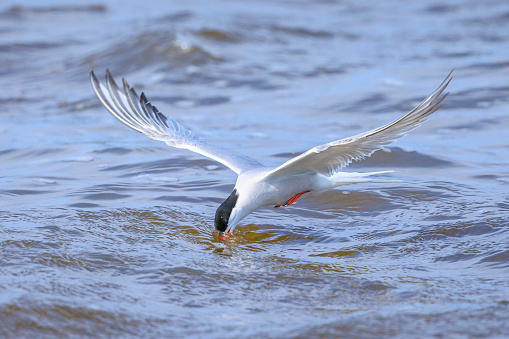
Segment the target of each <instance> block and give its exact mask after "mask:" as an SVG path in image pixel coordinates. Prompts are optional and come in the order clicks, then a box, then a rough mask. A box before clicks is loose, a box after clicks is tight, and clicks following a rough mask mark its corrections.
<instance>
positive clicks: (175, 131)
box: [90, 70, 452, 239]
mask: <svg viewBox="0 0 509 339" xmlns="http://www.w3.org/2000/svg"><path fill="white" fill-rule="evenodd" d="M451 74H452V71H451V73H449V75H448V76H447V77H446V78H445V80H444V81H443V82H442V83H441V84H440V86H438V88H437V89H436V90H435V91H434V92H433V93H432V94H431V95H430V96H429V97H427V98H426V99H425V100H424V101H423V102H421V103H420V104H419V105H418V106H417V107H415V108H414V109H413V110H412V111H410V112H409V113H407V114H406V115H404V116H402V117H401V118H399V119H397V120H395V121H393V122H391V123H388V124H387V125H384V126H382V127H379V128H375V129H373V130H371V131H368V132H365V133H361V134H357V135H355V136H352V137H349V138H345V139H341V140H337V141H332V142H329V143H327V144H323V145H319V146H316V147H313V148H311V149H310V150H308V151H307V152H304V153H302V154H301V155H299V156H296V157H295V158H293V159H290V160H288V161H286V162H285V163H284V164H282V165H280V166H278V167H267V166H264V165H262V164H261V163H259V162H258V161H256V160H254V159H253V158H250V157H248V156H245V155H243V154H240V153H238V152H235V151H231V150H228V149H225V148H222V147H218V146H214V145H211V144H209V143H207V142H206V141H204V140H203V139H201V138H199V137H197V136H195V135H194V133H193V132H191V131H190V130H188V129H187V128H185V127H184V126H182V125H181V124H179V123H178V122H176V121H175V120H173V119H171V118H168V117H167V116H165V115H163V114H162V113H160V112H159V111H158V110H157V108H156V107H155V106H153V105H152V104H151V103H149V101H148V100H147V98H146V97H145V94H144V93H141V97H138V95H137V94H136V92H135V90H134V89H133V88H131V87H129V84H128V83H127V81H126V80H125V79H122V80H123V89H121V88H119V87H118V86H117V84H116V83H115V81H114V80H113V77H112V75H111V73H110V72H109V70H106V85H103V84H102V83H100V82H99V81H98V80H97V77H96V76H95V74H94V72H93V71H92V72H90V80H91V82H92V87H93V89H94V91H95V93H96V94H97V96H98V97H99V99H100V100H101V102H102V104H103V105H104V106H105V107H106V109H107V110H108V111H109V112H110V113H111V114H113V116H115V117H116V118H117V119H118V120H120V121H121V122H122V123H124V124H125V125H127V126H128V127H130V128H132V129H134V130H135V131H138V132H140V133H143V134H145V135H146V136H148V137H149V138H152V139H155V140H160V141H164V142H165V143H166V144H168V145H169V146H173V147H177V148H184V149H188V150H190V151H193V152H196V153H199V154H201V155H204V156H206V157H209V158H212V159H214V160H216V161H218V162H220V163H222V164H224V165H226V166H228V167H229V168H230V169H232V170H233V171H235V172H236V173H237V174H238V178H237V182H236V184H235V188H234V189H233V192H232V193H231V194H230V196H229V197H228V198H227V199H226V200H225V201H224V202H223V203H222V204H221V205H220V206H219V207H218V209H217V211H216V215H215V219H214V225H215V228H216V229H217V230H218V231H220V232H224V235H225V236H229V235H230V234H231V232H233V230H234V229H235V227H236V226H237V225H238V224H239V222H240V221H241V220H242V219H243V218H244V217H245V216H247V215H248V214H250V213H251V212H254V211H255V210H257V209H258V208H260V207H262V206H275V207H276V208H279V207H280V206H288V205H291V204H293V203H294V202H295V201H296V200H297V199H298V198H299V197H300V196H301V195H303V194H306V193H309V194H320V193H322V192H325V191H328V190H330V189H332V188H334V187H337V186H340V185H346V184H349V183H354V182H361V181H366V179H365V178H364V177H366V176H370V175H373V174H377V173H380V172H371V173H345V172H340V170H341V169H342V168H344V167H346V166H347V165H348V164H350V163H351V162H352V161H353V160H361V159H364V158H365V157H369V156H370V155H371V154H373V153H374V152H375V151H377V150H380V149H382V148H383V147H384V146H386V145H389V144H391V143H393V142H395V141H396V140H397V139H399V138H401V137H402V136H404V135H406V134H407V133H408V132H409V131H411V130H413V129H414V128H416V127H417V126H419V125H420V124H421V123H422V122H424V121H426V120H427V119H428V118H429V117H430V116H431V115H432V114H433V113H434V112H435V111H436V110H438V109H439V108H440V107H441V106H439V104H440V102H441V101H442V100H443V99H444V98H445V97H446V96H447V94H448V93H445V94H443V95H442V92H443V91H444V89H445V88H446V87H447V85H448V84H449V82H450V81H451V80H452V77H451ZM224 238H225V237H221V239H224Z"/></svg>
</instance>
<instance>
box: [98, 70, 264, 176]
mask: <svg viewBox="0 0 509 339" xmlns="http://www.w3.org/2000/svg"><path fill="white" fill-rule="evenodd" d="M122 80H123V89H121V88H120V87H118V85H117V84H116V82H115V80H114V79H113V76H112V75H111V73H110V71H109V70H106V85H103V84H102V83H100V82H99V80H98V79H97V77H96V76H95V74H94V72H93V71H92V72H90V81H91V83H92V87H93V89H94V92H95V94H96V95H97V97H98V98H99V100H100V101H101V103H102V104H103V105H104V107H105V108H106V109H107V110H108V111H109V112H110V113H111V114H112V115H113V116H114V117H115V118H117V119H118V120H120V121H121V122H122V123H123V124H125V125H126V126H128V127H130V128H132V129H134V130H135V131H138V132H140V133H142V134H145V135H146V136H148V137H150V138H152V139H155V140H160V141H164V142H165V143H166V144H168V145H169V146H173V147H177V148H184V149H188V150H190V151H193V152H196V153H199V154H201V155H204V156H206V157H209V158H211V159H214V160H216V161H218V162H220V163H222V164H224V165H226V166H228V167H229V168H231V169H232V170H233V171H235V172H236V173H238V174H240V173H241V172H244V171H247V170H249V169H252V168H255V167H262V166H263V165H262V164H260V163H259V162H258V161H256V160H254V159H253V158H250V157H248V156H245V155H243V154H240V153H238V152H235V151H230V150H228V149H225V148H223V147H219V146H214V145H210V144H209V143H207V142H206V141H204V140H203V139H201V138H199V137H197V136H195V135H194V133H193V132H192V131H190V130H189V129H187V128H186V127H184V126H183V125H181V124H179V123H178V122H177V121H175V120H173V119H171V118H169V117H167V116H165V115H164V114H163V113H161V112H159V110H158V109H157V108H156V107H155V106H154V105H152V104H151V103H150V102H149V101H148V99H147V97H146V96H145V94H144V93H141V96H138V94H137V93H136V91H135V90H134V89H133V88H131V87H129V84H128V83H127V81H126V80H125V79H122Z"/></svg>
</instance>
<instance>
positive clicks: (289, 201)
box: [286, 191, 311, 206]
mask: <svg viewBox="0 0 509 339" xmlns="http://www.w3.org/2000/svg"><path fill="white" fill-rule="evenodd" d="M309 192H311V191H304V192H300V193H297V194H295V195H294V196H293V197H292V198H291V199H290V200H288V202H287V203H286V205H287V206H290V205H291V204H293V203H294V202H296V201H297V199H299V198H300V197H301V196H302V195H303V194H306V193H309Z"/></svg>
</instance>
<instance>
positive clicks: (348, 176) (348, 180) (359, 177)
mask: <svg viewBox="0 0 509 339" xmlns="http://www.w3.org/2000/svg"><path fill="white" fill-rule="evenodd" d="M391 172H394V171H379V172H368V173H359V172H337V173H335V174H333V175H332V176H330V177H329V181H330V183H331V185H332V187H331V189H332V188H334V187H338V186H342V185H348V184H354V183H359V182H377V183H386V182H395V180H376V179H374V178H371V176H373V175H377V174H384V173H391Z"/></svg>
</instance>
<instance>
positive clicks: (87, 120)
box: [0, 0, 509, 338]
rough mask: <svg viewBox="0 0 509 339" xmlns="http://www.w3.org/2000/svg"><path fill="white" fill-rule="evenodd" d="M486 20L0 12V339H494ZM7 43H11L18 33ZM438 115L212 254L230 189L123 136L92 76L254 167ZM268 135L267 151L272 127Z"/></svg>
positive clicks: (494, 131) (228, 10)
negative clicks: (128, 87) (355, 179)
mask: <svg viewBox="0 0 509 339" xmlns="http://www.w3.org/2000/svg"><path fill="white" fill-rule="evenodd" d="M508 13H509V6H508V5H507V4H506V3H505V2H504V1H495V2H491V3H490V4H489V5H485V4H478V3H476V2H472V1H467V2H464V1H462V2H459V1H457V2H451V3H448V4H447V5H443V4H442V5H437V4H431V3H429V4H425V3H424V4H401V3H393V2H384V3H380V4H375V3H366V4H363V3H359V2H338V3H336V2H334V1H332V2H323V3H311V2H301V1H296V2H284V1H282V2H274V1H272V2H267V3H263V2H259V3H256V4H247V3H244V2H238V3H233V2H219V3H217V4H216V5H215V6H214V7H213V8H211V7H210V5H209V4H208V3H206V2H202V1H200V0H197V1H194V2H189V3H181V2H173V3H168V2H166V1H152V2H148V3H146V4H145V6H144V7H143V8H138V7H136V6H133V5H132V4H126V3H123V2H122V3H119V2H116V1H103V2H98V3H97V4H93V5H76V4H71V3H69V2H66V1H64V0H62V1H57V2H55V3H54V4H53V5H51V6H48V5H44V4H40V3H39V2H35V1H27V2H25V3H24V4H23V5H19V3H18V2H17V1H14V0H8V1H5V2H3V3H2V5H0V32H1V33H2V37H1V40H0V62H1V63H2V65H4V67H3V68H2V69H1V70H0V74H1V77H0V82H1V83H2V84H3V86H2V94H0V109H1V110H0V112H1V113H0V121H1V123H0V140H1V144H0V146H1V147H0V162H1V163H2V167H1V168H2V169H1V171H0V196H1V202H0V222H1V225H2V227H1V228H0V271H1V274H0V329H1V330H0V335H1V336H2V337H13V338H14V337H16V338H17V337H34V336H37V337H40V336H47V337H69V336H89V337H96V336H108V337H110V336H115V337H118V336H120V337H129V336H133V337H139V336H148V337H150V336H160V335H165V336H193V337H204V336H212V337H219V336H225V337H303V338H306V337H317V336H323V337H338V336H339V337H442V336H446V337H449V336H458V337H505V336H507V335H509V327H508V324H507V321H506V319H507V317H508V315H509V311H508V302H509V301H508V298H507V295H508V294H509V285H508V282H507V280H508V279H507V277H508V268H509V250H508V248H507V243H508V241H509V233H508V225H509V217H508V215H509V214H508V212H509V195H508V193H507V192H508V186H507V185H508V183H509V175H508V173H507V166H508V163H509V157H508V154H509V153H508V152H509V147H508V144H509V143H508V141H509V139H508V138H507V133H506V131H507V128H508V127H509V117H508V115H507V111H508V108H509V107H508V102H509V87H508V85H507V83H508V82H507V81H508V80H507V79H508V75H509V63H508V61H507V51H508V50H509V45H508V43H509V41H508V37H507V34H505V32H506V31H507V28H508V27H507V25H509V21H507V14H508ZM20 27H21V29H20ZM455 66H456V67H457V68H456V71H455V78H454V80H453V82H452V83H451V85H450V88H449V89H450V91H451V95H450V96H449V97H448V98H447V99H446V101H444V107H443V108H442V109H441V110H440V111H439V113H438V114H437V116H436V117H435V118H434V119H432V120H430V121H428V122H426V123H425V124H424V125H423V126H421V127H420V128H419V129H418V130H416V131H414V132H412V135H411V136H408V137H406V138H404V139H402V140H401V141H399V142H398V143H397V144H396V145H394V147H391V148H389V149H387V150H385V151H380V152H377V153H375V154H374V155H373V156H372V157H371V158H369V159H366V160H365V161H363V162H358V163H354V164H352V165H351V166H350V167H349V168H348V169H347V170H351V171H366V172H367V171H376V170H387V169H393V170H395V172H394V173H391V174H388V175H386V176H382V177H379V178H377V180H378V182H373V183H363V184H355V185H351V186H343V187H340V189H338V190H334V191H330V192H327V193H325V194H323V195H321V196H317V197H303V198H302V199H300V200H299V201H298V203H297V204H295V205H292V206H291V207H288V208H281V209H278V210H277V211H276V210H274V209H272V208H263V209H260V210H258V211H256V212H255V213H253V214H252V215H250V216H248V217H247V218H246V219H245V220H244V222H243V223H241V226H240V227H238V228H237V229H236V232H235V235H234V236H233V237H232V238H231V239H230V240H229V241H227V242H223V241H221V240H220V239H219V235H218V234H217V233H215V232H214V231H213V220H212V219H213V216H214V213H215V210H216V208H217V206H218V205H219V204H220V203H221V202H222V201H223V200H224V198H225V197H226V196H228V195H229V193H230V192H231V190H232V188H233V184H234V182H235V179H236V176H235V174H234V173H233V172H230V171H229V170H228V169H226V168H225V167H224V166H222V165H220V164H217V163H215V162H214V161H212V160H209V159H205V158H202V157H200V156H199V155H196V154H192V153H188V152H185V151H182V150H177V149H170V148H168V147H166V146H165V145H164V144H160V143H157V142H155V141H152V140H149V139H148V138H145V137H143V136H141V135H139V134H137V133H134V132H132V131H131V130H129V129H127V128H125V127H124V126H123V125H121V124H120V123H118V121H116V120H115V119H114V118H112V117H111V116H110V115H109V114H108V113H107V112H106V111H105V110H104V109H103V108H102V107H101V105H100V103H99V102H98V101H97V99H96V98H95V97H94V95H93V92H92V90H91V88H90V85H89V82H88V73H89V71H90V70H91V69H95V70H96V71H97V73H98V74H102V73H103V71H104V70H105V69H106V68H110V69H111V70H112V71H113V73H114V74H116V75H117V76H120V77H121V76H124V77H126V78H127V79H128V80H129V81H130V83H132V84H133V85H134V86H135V87H136V88H137V89H138V91H146V92H147V94H148V96H149V98H150V99H151V101H152V102H154V104H156V105H157V107H158V108H159V109H160V110H161V111H163V112H167V113H169V114H171V115H172V116H173V117H174V118H175V119H177V120H179V121H181V122H182V123H183V124H184V125H186V126H187V127H189V128H191V129H192V130H194V132H195V133H196V134H197V135H200V136H201V137H203V138H204V139H206V140H208V141H210V142H211V143H214V144H219V145H223V146H228V147H231V148H234V149H236V150H239V151H241V152H243V153H246V154H249V155H251V156H253V157H255V158H257V159H259V160H260V161H262V162H263V163H266V164H267V165H271V164H273V165H275V164H278V163H282V162H284V161H285V160H287V159H288V158H290V157H292V156H295V155H297V154H299V153H300V152H302V151H305V150H307V149H309V148H310V147H312V146H314V145H317V144H321V143H324V142H328V141H331V140H337V139H339V138H342V137H346V136H349V135H353V134H354V133H358V132H361V131H364V130H368V129H369V128H373V127H376V126H379V125H382V124H383V123H386V122H389V121H391V120H393V119H394V118H396V117H397V116H400V115H401V114H403V113H405V112H406V111H408V110H409V109H411V108H412V107H413V106H414V105H415V104H416V103H418V102H420V101H421V100H422V99H423V98H424V97H425V96H426V95H428V94H429V93H430V92H431V91H432V90H433V89H434V88H435V87H436V85H437V83H439V82H440V81H441V80H442V79H443V78H444V76H445V75H446V74H447V73H448V72H449V71H450V69H451V68H453V67H455ZM282 126H284V128H282Z"/></svg>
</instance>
